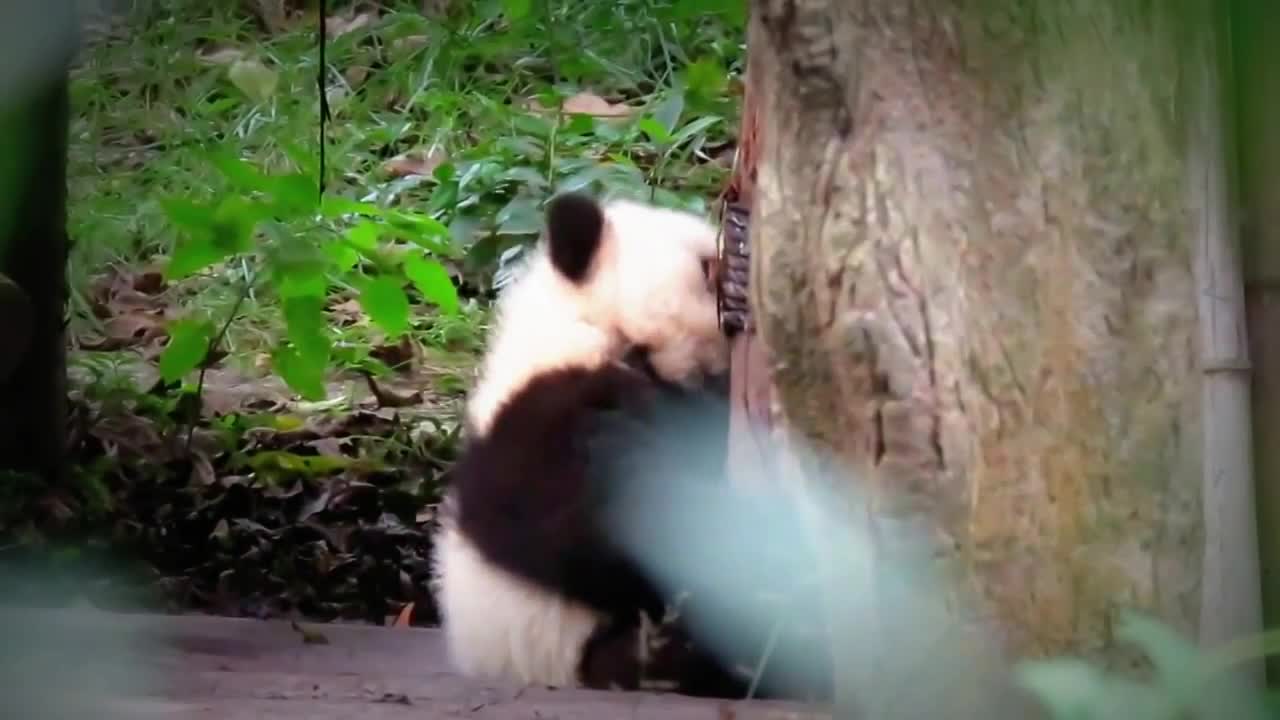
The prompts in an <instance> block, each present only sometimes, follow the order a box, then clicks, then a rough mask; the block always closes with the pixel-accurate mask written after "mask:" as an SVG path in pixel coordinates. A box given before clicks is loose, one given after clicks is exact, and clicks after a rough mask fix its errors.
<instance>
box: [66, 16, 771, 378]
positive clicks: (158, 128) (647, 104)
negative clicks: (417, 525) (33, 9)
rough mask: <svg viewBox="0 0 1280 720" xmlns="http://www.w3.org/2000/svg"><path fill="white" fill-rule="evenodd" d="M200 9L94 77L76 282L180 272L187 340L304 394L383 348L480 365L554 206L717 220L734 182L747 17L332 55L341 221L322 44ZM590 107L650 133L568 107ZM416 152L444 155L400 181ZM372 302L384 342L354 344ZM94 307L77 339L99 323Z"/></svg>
mask: <svg viewBox="0 0 1280 720" xmlns="http://www.w3.org/2000/svg"><path fill="white" fill-rule="evenodd" d="M178 5H179V6H180V7H176V8H173V9H171V11H166V12H164V13H159V14H155V15H151V16H148V17H146V18H142V17H138V18H134V21H135V22H134V23H133V25H134V27H133V28H132V30H136V33H134V32H131V33H129V34H127V36H126V35H121V36H120V37H112V38H109V39H108V40H107V41H105V42H104V43H102V44H101V45H100V46H97V47H95V48H93V49H92V51H91V52H90V53H89V54H87V56H86V58H87V59H86V61H85V63H84V65H83V66H82V67H80V68H78V69H77V71H76V77H75V81H74V83H73V101H74V102H75V105H76V108H77V113H76V120H75V121H74V122H75V127H73V131H72V134H73V137H75V138H78V139H79V142H77V143H76V144H75V145H74V146H73V149H72V157H71V161H72V169H71V173H70V175H71V177H72V183H73V185H72V201H71V204H70V208H71V212H72V219H71V225H72V233H73V236H76V237H77V238H78V239H79V240H80V242H79V243H78V244H77V246H76V247H75V248H74V252H73V257H72V272H73V277H72V284H73V287H75V288H77V289H80V288H83V287H85V286H86V283H85V281H84V280H85V279H84V278H77V277H76V276H75V275H76V274H77V273H83V272H84V271H85V269H87V268H93V267H100V266H101V265H102V262H103V259H104V258H110V259H112V260H116V261H119V260H124V261H125V262H126V263H131V262H134V261H135V260H138V259H147V258H149V257H151V256H153V255H157V254H158V255H160V256H162V257H165V258H166V262H165V270H164V272H165V275H166V277H167V278H168V279H169V280H170V281H173V282H176V283H178V286H179V287H181V288H182V291H181V292H180V293H179V297H180V298H181V303H182V308H181V309H180V310H179V312H178V313H177V316H178V317H180V318H184V320H183V322H187V320H188V319H189V318H195V317H197V316H198V317H199V318H202V320H200V322H205V321H206V320H207V321H208V322H212V323H213V324H214V326H216V327H217V328H219V329H221V328H222V325H223V324H224V322H225V321H227V320H228V319H229V318H230V316H231V315H233V314H238V315H240V316H241V317H243V318H245V321H244V322H235V323H232V324H231V325H230V327H229V330H228V331H227V332H226V334H225V335H223V334H222V333H221V332H219V333H214V334H213V335H211V336H210V337H209V338H208V340H209V341H210V342H216V343H220V344H221V348H222V349H225V350H227V351H228V352H230V353H231V354H232V356H233V359H234V360H238V361H241V362H243V360H244V359H245V357H246V356H245V353H246V352H256V353H266V354H267V355H269V356H270V358H271V361H272V362H271V367H272V368H273V369H274V371H275V372H276V373H278V374H279V375H280V376H281V377H282V378H283V379H285V380H286V381H287V383H288V385H289V386H290V387H291V388H292V389H293V390H294V391H295V392H298V393H299V394H302V395H305V396H306V397H312V398H320V397H323V396H324V390H323V388H324V382H325V378H327V377H329V374H330V372H331V371H332V370H333V369H340V368H344V367H360V368H363V369H369V368H370V367H374V366H376V365H377V363H376V362H372V360H371V358H370V357H369V351H370V349H371V348H372V347H373V345H374V344H376V343H378V342H381V341H382V340H381V339H380V338H378V337H377V336H376V334H375V333H374V332H373V331H376V332H377V333H380V334H381V335H382V336H384V337H385V338H386V339H395V338H397V337H403V336H404V335H405V334H409V335H410V336H413V337H415V338H421V339H424V340H426V341H427V342H440V341H445V338H451V340H449V342H455V341H457V342H460V344H461V345H462V346H466V347H474V346H475V342H474V340H473V339H468V338H465V337H463V335H464V334H465V333H466V332H470V333H471V334H472V335H475V334H476V333H477V332H478V328H477V327H475V323H476V322H477V320H478V317H479V316H478V315H477V312H476V311H477V310H479V309H480V308H479V307H478V306H477V305H476V304H475V303H474V302H472V301H470V300H464V297H463V295H462V294H460V291H461V290H462V289H463V288H464V287H465V289H466V290H467V291H468V292H467V297H472V296H477V295H478V296H479V297H480V299H481V300H483V298H484V297H485V296H486V294H487V293H489V292H490V291H491V290H493V289H496V288H497V287H500V286H501V285H502V284H503V283H505V282H506V281H507V280H508V279H509V277H510V270H511V269H512V268H513V267H514V264H515V263H516V262H517V261H518V260H519V259H520V258H521V256H522V255H523V253H524V251H525V249H527V247H528V246H529V245H530V243H531V242H532V241H533V240H534V238H535V237H536V235H537V232H538V230H539V228H540V225H541V210H542V205H543V203H544V202H545V201H546V200H547V199H548V198H549V197H550V196H551V195H553V194H555V193H557V192H562V191H570V190H586V191H592V192H596V193H604V194H610V195H618V196H626V197H633V198H638V199H644V200H648V201H652V202H656V203H659V204H664V205H669V206H678V207H686V208H689V209H692V210H695V211H703V210H705V209H706V208H705V206H706V202H707V199H708V198H710V197H712V196H714V195H715V194H716V193H717V192H718V191H719V189H720V188H721V187H722V185H723V182H724V179H725V175H726V173H727V170H728V162H727V161H726V158H727V157H728V156H727V152H726V148H729V149H731V146H730V145H729V144H728V143H729V141H730V135H729V133H730V131H731V130H732V128H733V127H734V125H735V121H734V119H735V118H736V116H737V108H738V97H737V95H736V94H735V93H734V91H733V85H732V79H733V76H734V75H735V73H737V72H739V71H740V70H741V64H742V29H743V27H744V26H743V19H744V15H743V13H744V10H745V7H744V4H743V3H741V2H728V1H726V0H698V1H696V2H693V1H690V0H623V1H622V2H618V3H582V2H574V1H571V0H539V1H538V2H533V1H532V0H485V1H482V2H478V3H474V4H466V5H464V6H459V7H457V8H455V10H454V11H453V12H452V13H451V14H450V16H449V17H447V18H443V19H441V18H427V17H423V16H422V15H421V14H420V13H418V12H415V11H413V10H412V9H411V8H410V6H408V5H406V6H404V7H403V8H400V9H398V10H391V11H389V12H385V13H384V14H381V15H380V16H378V17H377V19H375V20H374V21H373V22H371V23H369V24H367V25H362V26H359V27H356V29H353V30H351V31H349V32H342V33H340V34H338V35H336V36H334V37H331V38H330V39H329V41H328V46H327V48H326V52H327V56H328V63H329V67H330V70H331V71H330V73H329V75H328V76H327V85H328V90H327V92H328V100H329V104H330V107H331V109H332V117H333V122H332V123H330V124H329V128H328V137H327V139H326V140H327V157H326V161H327V163H326V164H327V165H328V167H327V169H326V173H325V175H326V178H327V179H328V185H327V188H326V193H325V197H324V198H323V200H322V199H321V198H320V193H319V188H318V180H319V172H320V168H319V147H318V131H319V118H318V99H317V98H316V90H315V76H316V66H315V62H316V59H317V57H316V48H315V36H314V30H315V28H314V27H311V26H310V25H308V24H306V23H303V24H301V25H298V26H296V27H293V28H290V29H288V30H285V31H281V32H279V33H277V34H275V35H272V36H268V37H261V34H262V31H261V30H260V29H259V28H257V27H254V26H253V25H252V24H251V21H250V20H249V19H248V18H247V17H246V16H245V15H243V14H242V13H240V12H237V11H236V10H235V9H234V8H233V7H231V6H225V5H223V4H217V3H215V4H204V3H194V2H186V0H182V1H180V2H179V3H178ZM137 12H139V13H143V14H145V12H144V11H137ZM339 12H342V11H339ZM179 18H181V19H180V20H179ZM246 37H250V38H253V39H254V40H253V41H246ZM174 47H198V48H201V50H200V51H199V52H198V53H186V54H180V55H179V56H177V57H175V56H174V55H173V53H172V48H174ZM583 97H593V98H594V99H595V100H596V101H597V102H598V103H604V104H606V105H611V106H612V107H615V108H616V107H622V106H623V105H624V104H625V107H626V108H627V111H626V112H620V113H617V116H613V117H611V116H599V115H590V114H582V113H577V112H557V111H556V109H557V108H559V107H560V106H561V105H562V104H563V103H565V102H566V101H571V102H572V101H573V100H574V99H575V98H577V99H581V98H583ZM121 132H124V133H134V134H137V135H139V136H140V137H141V139H140V140H139V144H136V147H135V143H133V142H132V141H131V140H128V139H126V140H125V141H124V142H123V143H122V142H121V141H120V140H119V134H120V133H121ZM126 137H127V136H126ZM427 151H430V152H429V153H428V152H427ZM414 153H418V154H420V155H428V154H429V155H430V156H431V159H430V161H427V162H423V163H422V164H421V165H420V166H418V167H416V168H414V169H413V170H412V171H411V172H404V171H400V170H397V171H394V172H392V171H390V170H389V167H390V165H389V163H388V161H389V160H391V159H392V158H397V157H401V156H412V155H413V154H414ZM406 154H407V155H406ZM713 157H714V159H715V161H714V162H713V161H712V160H713ZM121 165H125V167H121ZM81 179H85V180H88V182H84V181H82V180H81ZM151 198H154V199H151ZM215 295H216V296H218V299H216V300H214V299H213V297H214V296H215ZM349 297H354V298H355V299H356V300H357V301H358V303H359V307H360V308H361V309H362V310H363V311H364V312H365V313H366V314H367V315H368V317H369V321H370V322H369V324H368V325H365V324H360V325H358V326H341V327H340V326H335V325H333V323H332V318H333V310H332V308H333V307H334V306H335V305H336V304H338V303H340V302H343V301H345V299H346V298H349ZM73 303H74V306H73V323H74V324H75V325H76V326H78V327H83V326H85V325H89V326H94V327H98V328H100V327H101V320H100V319H99V318H100V315H95V313H94V312H93V311H92V310H91V308H90V307H88V305H89V302H88V300H87V299H86V298H84V297H83V295H80V294H77V295H76V297H75V298H73ZM197 308H198V309H199V311H198V312H195V309H197ZM463 318H469V320H467V321H466V322H462V323H459V322H457V321H458V320H459V319H463ZM194 322H196V321H195V320H191V322H190V323H188V325H189V327H187V326H181V325H175V327H174V328H173V329H174V331H181V332H184V333H187V336H186V337H184V338H183V342H182V343H179V342H177V339H176V338H175V339H174V340H173V341H171V343H170V348H169V349H167V350H166V351H165V355H164V358H165V364H166V371H165V373H164V374H163V376H164V378H165V379H166V380H174V379H178V378H183V377H185V373H186V372H190V370H191V369H193V368H194V367H198V366H199V365H200V362H201V360H202V359H203V357H204V355H205V354H207V350H208V347H206V353H202V354H200V356H199V357H196V356H195V354H194V353H193V352H192V351H191V350H190V349H189V348H187V347H186V345H188V344H190V343H191V342H193V338H194V337H195V336H194V335H191V333H192V332H193V331H192V328H194V327H195V325H193V324H191V323H194ZM467 322H469V323H470V324H471V327H470V330H467V329H466V323H467ZM184 328H185V329H184ZM98 331H99V332H100V329H99V330H98ZM460 333H462V334H460ZM218 336H221V337H218ZM371 363H372V364H371ZM184 369H185V370H184Z"/></svg>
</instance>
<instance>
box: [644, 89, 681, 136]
mask: <svg viewBox="0 0 1280 720" xmlns="http://www.w3.org/2000/svg"><path fill="white" fill-rule="evenodd" d="M683 112H684V93H683V92H681V91H679V90H678V89H675V88H673V89H671V90H668V91H667V92H666V97H664V98H663V99H662V102H660V103H658V106H657V107H655V108H654V109H653V112H652V113H650V116H651V117H652V118H653V119H654V120H655V121H656V122H657V123H658V124H659V125H661V126H662V129H664V130H666V131H667V135H668V136H670V134H671V133H672V132H675V129H676V125H677V124H678V123H679V122H680V114H681V113H683Z"/></svg>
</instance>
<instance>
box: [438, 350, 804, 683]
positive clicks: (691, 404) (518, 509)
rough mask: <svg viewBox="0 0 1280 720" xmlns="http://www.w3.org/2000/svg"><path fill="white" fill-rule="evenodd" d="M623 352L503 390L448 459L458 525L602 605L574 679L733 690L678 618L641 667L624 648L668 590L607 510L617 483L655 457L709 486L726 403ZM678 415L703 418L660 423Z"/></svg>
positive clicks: (714, 609) (540, 580) (525, 571)
mask: <svg viewBox="0 0 1280 720" xmlns="http://www.w3.org/2000/svg"><path fill="white" fill-rule="evenodd" d="M627 361H628V362H627V363H626V364H617V365H611V366H609V367H605V368H602V369H597V370H583V369H566V370H561V371H558V372H555V373H550V374H546V375H543V376H541V377H539V378H538V379H535V380H534V381H533V382H532V383H530V384H529V385H528V386H527V387H525V388H524V389H523V390H522V391H521V392H519V393H517V394H516V395H515V396H513V397H512V398H510V399H509V400H508V402H507V404H506V405H505V406H504V407H503V408H502V410H501V411H500V412H499V413H498V414H497V417H496V418H495V420H494V423H493V425H492V427H491V429H490V431H489V432H488V433H486V434H485V435H484V436H483V437H478V438H474V439H473V440H472V441H471V442H470V443H469V446H468V448H467V449H466V451H465V452H464V454H463V456H462V458H461V459H460V460H459V462H458V463H457V465H456V466H455V468H454V471H453V485H454V488H455V492H456V493H457V499H458V501H459V506H458V511H459V515H458V522H459V527H460V530H461V531H462V532H463V533H464V534H466V535H467V536H468V537H470V538H471V539H472V541H473V542H474V543H475V544H476V546H477V547H478V549H479V550H480V552H482V553H483V554H484V555H485V556H486V557H487V558H488V559H489V560H490V561H491V562H493V563H495V564H496V565H498V566H499V567H502V568H504V569H506V570H508V571H510V572H513V573H514V574H517V575H519V576H521V577H523V578H525V579H527V580H529V581H531V582H533V583H536V584H538V585H541V586H543V587H546V588H549V589H551V590H553V591H555V592H557V593H560V594H562V595H564V596H566V597H569V598H572V599H574V600H577V601H579V602H581V603H584V604H586V605H589V606H591V607H594V608H597V609H599V610H602V611H604V612H605V613H606V614H607V615H608V616H609V617H610V618H611V620H610V622H609V623H607V624H605V625H604V626H602V627H601V628H599V629H598V630H597V632H596V633H595V635H594V636H593V637H592V638H591V640H590V641H589V642H588V644H587V647H586V648H585V652H584V656H583V658H582V660H581V665H580V669H579V674H580V677H581V679H582V682H583V683H584V684H586V685H587V686H589V687H596V688H610V687H618V688H622V689H637V688H642V687H668V688H670V689H674V690H676V691H678V692H682V693H685V694H689V695H704V696H713V697H741V696H743V695H745V693H746V691H747V688H748V680H747V679H746V678H744V677H742V676H741V674H740V673H735V672H733V671H731V670H729V669H728V668H727V667H726V665H725V664H724V663H721V662H720V661H719V660H718V659H717V658H716V657H715V656H714V655H712V654H711V653H710V652H709V651H708V650H707V649H706V648H704V647H702V645H701V644H700V643H696V642H694V641H693V636H692V635H691V634H690V632H689V630H688V628H687V627H686V626H685V625H684V623H683V622H682V621H681V622H676V623H674V624H670V625H666V626H662V627H661V628H660V630H659V631H658V632H659V635H660V637H661V639H662V640H663V641H664V642H662V643H659V644H658V645H656V646H653V654H652V656H651V659H650V661H649V663H648V665H647V667H641V663H640V662H639V658H637V656H636V648H637V646H638V642H639V635H640V633H641V632H642V630H641V614H642V613H643V614H644V615H646V616H647V617H648V619H649V621H650V623H660V622H661V619H662V618H663V616H664V612H665V610H666V609H667V602H666V601H667V599H668V598H669V597H670V593H667V592H664V591H663V589H661V587H660V586H659V584H658V583H657V582H656V581H655V580H654V578H653V577H652V576H651V575H650V574H649V573H648V572H647V571H646V570H645V569H644V568H643V567H642V566H641V565H640V564H639V563H637V562H636V561H635V560H634V559H633V558H632V557H631V555H630V554H629V553H628V552H626V551H624V550H623V549H622V545H621V544H620V543H619V537H618V536H617V535H616V534H615V530H614V526H615V525H616V524H617V519H616V518H617V513H618V511H619V510H624V509H625V508H622V507H621V506H623V505H625V504H626V503H627V502H628V500H627V496H628V492H627V488H626V487H625V486H626V484H627V482H628V480H629V479H630V478H632V477H636V475H632V474H631V473H632V471H634V470H636V469H642V470H644V471H645V472H644V473H643V475H642V477H641V479H642V480H644V481H648V480H649V479H650V478H652V477H653V475H654V473H653V472H652V469H653V468H652V467H650V466H651V465H652V464H653V463H654V462H655V458H657V465H659V466H662V468H663V469H662V470H660V471H659V473H657V474H659V475H661V476H662V480H661V481H663V482H708V483H709V485H708V487H714V486H716V483H717V482H719V481H722V480H723V479H724V467H723V459H724V457H725V444H724V440H725V436H726V433H725V432H724V429H726V428H727V423H728V415H727V412H728V410H727V403H726V402H725V399H724V398H723V397H721V396H719V395H718V394H717V393H714V392H704V391H690V390H685V389H682V388H680V387H679V386H677V385H674V384H671V383H666V382H662V381H661V380H659V379H658V378H657V376H656V374H653V373H652V368H651V367H649V366H648V363H647V357H646V353H645V351H644V350H643V349H642V348H640V349H637V350H636V351H635V352H633V353H631V354H630V355H628V357H627ZM646 368H648V369H647V371H646ZM684 422H692V424H693V425H694V426H696V427H701V428H702V429H703V430H704V431H703V432H699V433H693V434H692V435H687V434H683V433H680V432H678V431H677V432H674V433H673V432H662V430H663V429H664V428H669V427H673V426H674V425H673V424H674V423H684ZM677 427H678V426H677ZM708 428H710V429H711V431H710V432H706V430H707V429H708ZM655 430H657V431H658V432H654V431H655ZM691 443H696V446H691ZM645 463H649V464H650V466H646V465H645ZM667 470H670V471H672V472H669V473H668V472H666V471H667ZM693 522H696V520H695V521H693ZM757 549H758V548H757ZM736 559H741V558H736ZM708 560H709V561H710V562H712V563H715V562H716V561H717V558H708ZM746 562H748V563H754V562H755V561H754V560H753V559H751V558H747V559H746ZM764 568H765V566H764V565H760V566H758V567H757V568H756V570H759V571H764ZM754 571H755V570H753V572H754ZM765 580H766V582H771V583H772V582H776V581H777V580H778V578H766V579H765ZM692 607H693V610H692V617H693V618H694V619H695V620H698V619H701V621H702V622H703V623H704V625H705V624H706V622H707V621H708V618H710V619H712V620H714V619H715V618H717V617H718V616H721V615H725V614H726V613H728V614H730V615H731V614H732V613H733V612H734V608H732V607H722V606H721V605H719V604H717V605H708V604H702V605H699V604H698V603H697V602H696V601H695V602H694V603H693V605H692ZM726 617H727V615H726ZM767 630H768V629H767V628H765V629H762V631H761V636H760V637H759V638H756V637H752V638H749V639H748V638H744V639H742V642H741V643H739V644H738V646H735V647H734V648H730V649H731V650H732V651H733V654H734V655H735V656H740V655H750V653H752V652H758V650H759V645H760V641H761V640H762V639H763V634H764V633H767ZM739 651H742V652H741V653H740V652H739ZM783 679H784V680H785V678H783ZM653 681H658V682H659V683H665V685H652V684H651V683H652V682H653ZM793 685H794V683H792V684H786V683H784V684H783V685H778V683H776V682H774V683H769V682H766V683H765V684H764V685H763V686H762V688H761V691H759V692H758V694H759V695H762V696H769V695H771V694H774V693H773V690H775V689H779V692H780V694H783V695H787V694H794V691H793V688H792V686H793Z"/></svg>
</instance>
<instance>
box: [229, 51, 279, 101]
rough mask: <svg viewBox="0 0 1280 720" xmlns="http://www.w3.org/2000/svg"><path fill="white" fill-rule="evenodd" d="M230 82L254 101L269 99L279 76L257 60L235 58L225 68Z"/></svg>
mask: <svg viewBox="0 0 1280 720" xmlns="http://www.w3.org/2000/svg"><path fill="white" fill-rule="evenodd" d="M227 77H228V78H230V79H231V83H232V84H233V85H235V86H236V87H237V88H239V89H240V92H242V93H244V94H245V95H248V96H249V98H250V99H251V100H253V101H254V102H258V103H262V102H266V101H267V100H270V99H271V96H272V95H273V94H274V93H275V91H276V84H277V83H278V82H279V79H280V78H279V76H278V75H277V74H276V72H275V71H274V70H272V69H270V68H268V67H267V66H265V65H263V64H262V63H260V62H258V61H257V60H237V61H235V62H234V63H232V64H231V67H230V68H228V69H227Z"/></svg>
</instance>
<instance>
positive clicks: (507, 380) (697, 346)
mask: <svg viewBox="0 0 1280 720" xmlns="http://www.w3.org/2000/svg"><path fill="white" fill-rule="evenodd" d="M715 259H716V229H715V227H714V226H713V225H712V224H711V223H709V222H707V221H706V220H703V219H702V218H700V217H698V216H696V215H693V214H691V213H687V212H682V211H679V210H672V209H668V208H662V207H657V206H653V205H646V204H643V203H637V202H632V201H627V200H613V201H611V202H608V203H603V204H602V203H599V202H597V201H596V200H595V199H593V198H591V197H588V196H586V195H582V194H576V193H571V194H563V195H559V196H557V197H555V198H553V199H552V200H551V201H550V202H548V204H547V208H546V227H545V232H544V234H543V237H542V238H541V240H540V242H539V245H538V247H537V248H536V249H535V251H534V252H533V253H532V254H531V256H530V257H529V259H528V260H527V264H526V265H525V267H524V268H522V270H521V271H520V272H519V273H518V275H517V278H516V279H515V280H514V281H513V282H512V283H511V284H510V285H509V286H508V287H507V288H506V289H505V290H504V291H503V293H502V296H501V297H500V298H499V300H498V304H497V314H496V318H495V325H494V326H493V327H492V328H491V330H490V333H489V338H488V343H487V345H488V351H487V355H486V358H485V361H484V363H483V365H482V368H481V373H480V378H479V382H478V383H477V385H476V388H475V389H474V390H473V392H472V397H471V399H470V401H469V402H468V406H469V411H468V415H469V416H470V417H469V419H470V421H471V423H472V424H473V425H475V426H477V428H483V427H484V426H485V425H487V423H488V421H489V419H490V418H491V416H492V414H493V413H494V412H496V411H497V409H498V408H499V406H500V405H501V404H502V403H503V402H504V401H505V400H507V399H508V398H510V397H511V396H512V395H513V394H514V393H516V392H519V390H520V389H521V388H523V387H524V386H526V385H527V384H528V383H529V382H531V381H533V380H535V379H536V378H537V377H538V376H540V375H543V374H546V373H550V372H554V371H557V370H562V369H567V368H577V369H586V370H592V369H597V368H601V367H604V366H605V365H607V364H609V363H612V362H619V361H621V360H622V358H623V356H624V355H625V354H627V353H628V352H632V353H633V354H634V351H635V350H636V349H639V350H640V351H641V353H642V354H643V355H644V359H645V360H646V361H647V365H648V366H649V367H650V368H652V371H653V372H654V373H655V374H656V375H657V376H658V377H659V378H661V379H662V380H665V381H668V382H673V383H679V384H682V385H692V384H697V383H699V382H700V381H702V380H704V379H707V378H709V377H712V376H718V375H721V374H722V373H724V372H725V370H726V369H727V367H728V355H729V349H728V341H727V340H726V338H725V336H724V335H723V333H722V332H721V330H720V325H719V321H718V318H717V313H716V292H715V285H714V280H713V279H712V277H711V272H710V270H709V269H710V268H711V267H712V265H713V263H714V261H715Z"/></svg>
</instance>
